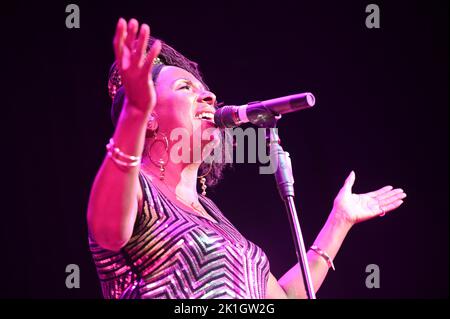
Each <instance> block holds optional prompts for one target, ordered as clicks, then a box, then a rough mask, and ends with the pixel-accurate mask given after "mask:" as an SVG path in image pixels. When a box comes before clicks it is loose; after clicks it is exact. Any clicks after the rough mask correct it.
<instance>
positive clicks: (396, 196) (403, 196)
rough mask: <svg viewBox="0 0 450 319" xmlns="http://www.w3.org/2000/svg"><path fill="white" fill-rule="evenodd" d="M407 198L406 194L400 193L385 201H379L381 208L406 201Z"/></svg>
mask: <svg viewBox="0 0 450 319" xmlns="http://www.w3.org/2000/svg"><path fill="white" fill-rule="evenodd" d="M405 197H406V194H405V193H398V194H395V195H393V196H391V197H388V198H386V199H383V200H381V201H379V202H378V203H379V205H381V206H387V205H390V204H391V203H393V202H395V201H397V200H400V199H404V198H405Z"/></svg>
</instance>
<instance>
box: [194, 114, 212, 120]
mask: <svg viewBox="0 0 450 319" xmlns="http://www.w3.org/2000/svg"><path fill="white" fill-rule="evenodd" d="M195 118H196V119H200V120H202V119H207V120H212V119H213V118H214V114H212V113H209V112H202V113H199V114H197V115H195Z"/></svg>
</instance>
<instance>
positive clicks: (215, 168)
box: [108, 37, 230, 186]
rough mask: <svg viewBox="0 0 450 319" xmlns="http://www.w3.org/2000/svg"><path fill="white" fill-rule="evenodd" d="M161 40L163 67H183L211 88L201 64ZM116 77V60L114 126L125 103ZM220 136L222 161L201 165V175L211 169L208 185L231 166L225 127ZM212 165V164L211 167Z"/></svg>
mask: <svg viewBox="0 0 450 319" xmlns="http://www.w3.org/2000/svg"><path fill="white" fill-rule="evenodd" d="M156 40H157V39H156V38H154V37H150V39H149V41H148V45H147V50H146V51H147V52H148V51H149V50H150V48H151V46H152V45H153V43H155V41H156ZM158 40H159V41H161V52H160V53H159V55H158V58H159V59H160V60H161V62H162V67H163V66H169V65H170V66H176V67H179V68H182V69H184V70H186V71H188V72H189V73H191V74H192V75H193V76H195V78H196V79H197V80H199V81H200V82H201V83H202V84H203V85H204V87H205V88H206V89H207V90H209V87H208V86H207V85H206V83H205V81H204V80H203V76H202V74H201V72H200V69H199V66H198V64H197V63H195V62H193V61H191V60H189V59H188V58H186V57H185V56H183V55H182V54H181V53H180V52H178V51H177V50H175V49H174V48H173V47H171V46H169V45H168V44H167V43H165V42H164V41H162V40H161V39H158ZM162 67H153V70H152V79H153V81H154V82H155V83H156V81H157V78H158V75H159V72H160V71H161V69H162ZM116 77H118V69H117V65H116V63H115V62H114V63H113V65H112V66H111V69H110V71H109V76H108V83H109V85H108V87H109V89H110V84H111V82H113V79H114V81H116V82H117V83H118V85H116V86H115V88H114V94H111V89H110V92H109V93H110V96H112V98H113V102H112V107H111V120H112V122H113V124H114V126H116V124H117V121H118V120H119V116H120V113H121V111H122V108H123V103H124V101H125V89H124V87H123V86H122V85H121V81H120V79H119V80H118V81H117V79H116ZM214 107H215V108H216V109H217V108H218V107H219V104H217V102H216V105H215V106H214ZM220 133H221V134H220V138H221V143H220V145H221V147H222V153H221V154H222V158H221V161H220V163H217V162H213V163H212V164H209V163H206V162H203V163H201V165H200V168H199V174H200V175H204V174H206V173H207V172H208V171H209V170H210V172H209V173H208V176H207V177H208V178H207V182H206V184H207V185H208V186H215V185H216V184H217V183H218V182H219V181H220V180H221V179H222V177H223V172H224V170H225V168H226V167H227V166H229V165H230V164H227V163H225V143H224V140H225V131H224V130H223V129H221V130H220ZM145 151H146V147H145V148H144V152H145ZM210 165H212V166H211V167H210Z"/></svg>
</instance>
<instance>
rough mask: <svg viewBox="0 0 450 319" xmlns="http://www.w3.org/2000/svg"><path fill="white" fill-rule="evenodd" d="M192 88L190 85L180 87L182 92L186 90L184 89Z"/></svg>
mask: <svg viewBox="0 0 450 319" xmlns="http://www.w3.org/2000/svg"><path fill="white" fill-rule="evenodd" d="M191 88H192V86H191V85H190V84H188V83H186V84H184V85H183V86H181V87H180V90H184V89H188V90H190V89H191Z"/></svg>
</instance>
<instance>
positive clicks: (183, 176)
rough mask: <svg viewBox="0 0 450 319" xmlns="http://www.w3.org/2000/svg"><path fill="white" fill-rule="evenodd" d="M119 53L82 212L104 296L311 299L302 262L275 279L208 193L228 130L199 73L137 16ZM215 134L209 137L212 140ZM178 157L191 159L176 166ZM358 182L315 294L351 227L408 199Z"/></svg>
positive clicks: (343, 194)
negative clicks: (215, 151) (360, 187)
mask: <svg viewBox="0 0 450 319" xmlns="http://www.w3.org/2000/svg"><path fill="white" fill-rule="evenodd" d="M114 50H115V57H116V62H115V63H114V64H113V67H112V68H111V72H110V77H109V83H108V84H109V85H108V87H109V93H110V95H111V97H112V98H113V108H112V118H113V122H114V125H115V131H114V134H113V136H112V138H111V139H110V141H109V144H108V145H107V152H106V153H107V155H106V156H105V159H104V161H103V163H102V165H101V167H100V169H99V171H98V173H97V176H96V178H95V181H94V184H93V186H92V190H91V194H90V199H89V205H88V214H87V219H88V226H89V241H90V249H91V252H92V255H93V259H94V262H95V265H96V267H97V272H98V275H99V278H100V281H101V286H102V291H103V295H104V297H105V298H258V299H260V298H305V297H306V296H307V295H306V291H305V287H304V286H303V280H302V278H301V276H302V275H301V272H300V267H299V265H293V267H292V268H291V269H290V270H289V271H288V272H287V273H286V274H285V275H284V276H282V277H281V278H279V279H276V278H275V277H274V276H273V275H272V274H271V272H270V267H269V261H268V259H267V256H266V255H265V254H264V251H263V250H262V249H261V248H260V247H258V246H256V245H255V244H254V243H252V242H250V241H248V240H247V239H246V238H245V237H244V236H243V235H241V234H240V233H239V231H238V230H237V229H236V228H235V227H234V226H233V225H232V224H231V223H230V221H229V220H228V219H227V218H226V217H225V216H224V214H223V213H222V212H221V211H220V209H219V208H218V207H217V206H216V205H215V204H214V203H213V202H212V201H211V200H210V199H209V198H207V197H206V195H205V193H206V184H208V185H213V184H214V183H216V182H217V181H218V180H219V179H220V178H221V172H222V170H223V168H224V164H223V163H218V162H212V164H211V163H207V162H206V161H203V162H202V160H203V159H204V158H205V156H206V155H207V154H209V153H210V152H211V151H212V148H213V147H212V146H211V145H215V146H217V145H220V141H221V140H222V139H223V132H222V131H220V130H219V129H218V128H216V126H215V124H214V121H213V120H212V115H213V114H214V112H215V108H216V107H217V103H216V96H215V95H214V94H213V93H212V92H210V91H209V89H208V86H207V85H206V83H204V81H203V79H202V76H201V74H200V72H199V70H198V67H197V64H196V63H194V62H192V61H190V60H188V59H187V58H185V57H184V56H183V55H181V54H180V53H179V52H177V51H176V50H175V49H173V48H172V47H170V46H168V45H167V44H165V43H163V42H162V41H160V40H156V39H154V38H153V37H150V28H149V26H148V25H146V24H142V25H141V26H140V28H139V24H138V22H137V21H136V20H135V19H132V20H130V21H129V22H128V23H127V22H126V21H125V20H124V19H119V21H118V24H117V29H116V34H115V37H114ZM208 130H210V131H212V132H213V134H211V136H210V137H209V138H208V137H207V138H205V135H204V134H203V133H204V132H205V131H208ZM174 131H178V132H183V134H184V135H185V137H186V138H185V139H184V143H179V141H174V140H172V139H171V138H170V137H171V135H172V134H173V132H174ZM195 140H199V141H201V143H195V142H194V141H195ZM186 144H187V145H186ZM180 153H183V154H184V155H186V153H187V154H188V155H189V156H187V158H188V160H186V156H185V157H184V158H183V160H179V159H180ZM195 153H197V154H201V156H202V157H201V159H202V160H194V158H195V156H194V154H195ZM198 181H199V182H200V185H201V188H202V193H200V194H199V193H198V192H197V183H198ZM354 181H355V174H354V172H351V173H350V175H349V176H348V177H347V179H346V181H345V183H344V185H343V187H342V188H341V190H340V191H339V193H338V195H337V197H336V199H335V200H334V205H333V209H332V211H331V213H330V215H329V217H328V219H327V221H326V223H325V225H324V227H323V229H322V230H321V231H320V233H319V235H318V236H317V238H316V240H315V242H314V245H313V246H312V247H311V249H310V250H309V251H308V261H309V267H310V271H311V276H312V280H313V284H314V287H315V289H316V290H317V289H318V288H319V287H320V285H321V284H322V282H323V280H324V279H325V276H326V275H327V272H328V270H329V268H334V265H333V259H334V258H335V256H336V254H337V252H338V250H339V248H340V246H341V244H342V242H343V240H344V238H345V236H346V235H347V233H348V231H349V230H350V229H351V228H352V226H353V225H355V224H356V223H359V222H361V221H365V220H368V219H371V218H373V217H376V216H383V215H385V214H386V213H388V212H390V211H392V210H394V209H396V208H397V207H399V206H400V205H401V204H402V203H403V201H402V200H403V199H404V198H405V197H406V194H405V193H404V192H403V190H402V189H393V187H391V186H385V187H383V188H381V189H379V190H376V191H373V192H370V193H366V194H353V193H352V185H353V183H354Z"/></svg>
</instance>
